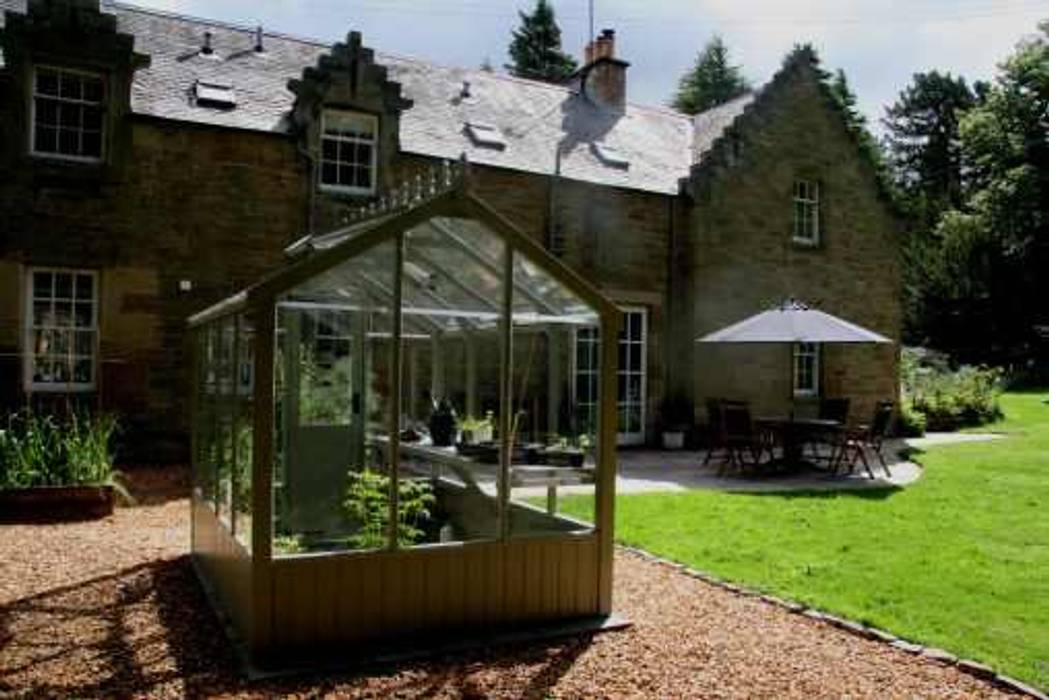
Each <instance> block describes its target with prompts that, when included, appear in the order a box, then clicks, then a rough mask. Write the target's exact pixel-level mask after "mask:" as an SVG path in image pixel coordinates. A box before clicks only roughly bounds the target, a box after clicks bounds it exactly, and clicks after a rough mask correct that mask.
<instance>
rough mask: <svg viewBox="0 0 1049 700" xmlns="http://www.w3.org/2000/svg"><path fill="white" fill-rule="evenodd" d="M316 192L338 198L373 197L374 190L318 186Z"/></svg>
mask: <svg viewBox="0 0 1049 700" xmlns="http://www.w3.org/2000/svg"><path fill="white" fill-rule="evenodd" d="M317 191H318V192H320V193H321V194H330V195H335V196H339V197H374V196H375V188H374V187H372V188H369V189H365V188H360V187H341V186H339V185H318V186H317Z"/></svg>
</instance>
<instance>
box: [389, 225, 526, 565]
mask: <svg viewBox="0 0 1049 700" xmlns="http://www.w3.org/2000/svg"><path fill="white" fill-rule="evenodd" d="M505 255H506V245H505V243H504V242H503V240H502V239H500V238H499V237H497V236H496V235H495V234H493V233H492V232H490V231H488V230H487V229H484V228H482V227H480V226H478V225H477V224H476V223H475V222H472V221H466V220H463V219H456V218H445V217H440V218H436V219H433V220H431V221H429V222H427V223H426V224H424V225H422V226H417V227H415V228H413V229H412V230H410V231H409V232H408V233H407V234H406V235H405V240H404V259H403V265H402V275H401V295H402V307H401V308H402V310H403V324H404V332H403V333H402V353H403V362H402V368H403V374H402V381H401V387H402V402H401V420H400V428H401V434H400V452H399V454H400V474H399V475H398V476H399V478H398V481H399V487H398V513H399V517H398V522H399V535H398V544H399V545H400V546H402V547H403V546H412V545H422V544H432V543H437V542H466V541H471V540H480V539H492V538H495V537H498V535H499V500H498V499H499V488H498V475H499V462H500V452H501V448H500V443H499V431H498V425H499V415H500V393H499V384H500V383H499V377H500V364H501V363H500V357H501V353H500V348H501V340H500V334H501V328H502V324H501V323H500V318H501V316H502V311H501V299H502V296H503V277H504V275H503V272H502V266H503V264H504V260H505ZM420 331H421V332H420Z"/></svg>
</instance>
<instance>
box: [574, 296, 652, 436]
mask: <svg viewBox="0 0 1049 700" xmlns="http://www.w3.org/2000/svg"><path fill="white" fill-rule="evenodd" d="M623 316H624V317H623V330H622V331H620V333H619V372H618V376H617V379H616V399H617V405H618V407H619V425H618V427H617V441H618V443H619V444H620V445H640V444H642V443H644V441H645V395H646V391H647V389H646V384H647V377H646V372H645V366H646V360H647V355H648V348H647V343H648V313H647V311H646V310H645V309H627V310H626V311H625V313H624V315H623ZM598 340H599V338H598V330H597V329H596V328H583V329H579V330H577V331H576V334H575V366H574V369H573V374H574V376H575V382H574V390H575V405H576V410H577V412H578V415H579V416H580V417H581V419H582V420H583V421H586V422H587V425H591V424H593V422H594V421H596V419H597V389H598V378H599V377H600V371H599V367H598V353H599V347H598Z"/></svg>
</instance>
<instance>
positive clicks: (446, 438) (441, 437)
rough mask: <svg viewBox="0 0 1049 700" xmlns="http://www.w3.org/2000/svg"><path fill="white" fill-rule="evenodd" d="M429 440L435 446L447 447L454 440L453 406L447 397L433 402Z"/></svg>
mask: <svg viewBox="0 0 1049 700" xmlns="http://www.w3.org/2000/svg"><path fill="white" fill-rule="evenodd" d="M430 440H431V441H432V442H433V444H434V446H435V447H449V446H451V444H452V443H453V442H454V441H455V408H454V407H452V403H451V401H449V400H448V399H441V400H440V401H437V400H434V402H433V410H432V411H431V412H430Z"/></svg>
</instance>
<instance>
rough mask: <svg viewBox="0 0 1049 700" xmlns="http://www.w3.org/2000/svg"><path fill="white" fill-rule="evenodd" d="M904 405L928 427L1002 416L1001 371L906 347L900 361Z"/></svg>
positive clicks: (968, 424)
mask: <svg viewBox="0 0 1049 700" xmlns="http://www.w3.org/2000/svg"><path fill="white" fill-rule="evenodd" d="M900 378H901V383H902V387H901V389H902V393H903V398H904V404H905V405H906V406H909V409H910V410H912V411H913V412H915V413H919V414H921V415H922V416H924V418H925V425H926V427H927V428H928V429H929V430H957V429H958V428H964V427H971V426H977V425H984V424H986V423H990V422H993V421H995V420H998V419H999V418H1001V417H1002V411H1001V408H1000V406H999V397H1000V396H1001V393H1002V379H1003V372H1002V370H1000V369H998V368H994V367H983V366H980V367H975V366H972V365H962V366H961V367H958V368H957V369H953V368H952V367H951V365H950V362H949V360H948V359H947V358H946V357H945V356H943V355H940V354H937V353H930V352H928V351H923V350H920V349H914V348H907V349H905V350H904V352H903V354H902V357H901V362H900Z"/></svg>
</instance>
